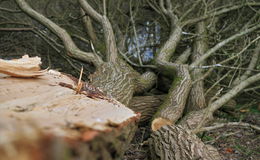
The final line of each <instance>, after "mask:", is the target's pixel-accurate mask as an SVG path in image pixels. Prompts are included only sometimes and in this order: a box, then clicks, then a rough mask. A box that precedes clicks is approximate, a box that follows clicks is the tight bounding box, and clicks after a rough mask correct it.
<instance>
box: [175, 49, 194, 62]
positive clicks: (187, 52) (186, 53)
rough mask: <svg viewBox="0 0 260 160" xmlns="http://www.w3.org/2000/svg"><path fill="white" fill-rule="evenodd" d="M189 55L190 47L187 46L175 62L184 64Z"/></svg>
mask: <svg viewBox="0 0 260 160" xmlns="http://www.w3.org/2000/svg"><path fill="white" fill-rule="evenodd" d="M190 55H191V48H190V47H188V48H187V49H186V50H185V51H184V52H183V53H182V54H181V55H180V56H179V57H178V58H177V59H176V61H175V63H178V64H184V63H186V62H187V61H188V59H189V57H190Z"/></svg>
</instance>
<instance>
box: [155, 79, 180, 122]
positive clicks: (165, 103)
mask: <svg viewBox="0 0 260 160" xmlns="http://www.w3.org/2000/svg"><path fill="white" fill-rule="evenodd" d="M181 81H182V77H176V78H175V79H174V81H173V82H172V85H171V88H170V90H169V92H168V95H167V97H166V98H165V100H164V102H163V104H162V105H160V106H159V108H158V110H157V112H156V113H155V114H154V116H153V118H152V120H154V119H155V118H157V117H159V115H160V113H161V111H162V110H163V109H164V108H166V107H168V106H170V103H171V100H170V98H171V97H169V93H171V92H173V90H174V89H176V87H178V85H179V84H180V82H181Z"/></svg>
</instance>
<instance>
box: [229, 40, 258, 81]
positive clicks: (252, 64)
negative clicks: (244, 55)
mask: <svg viewBox="0 0 260 160" xmlns="http://www.w3.org/2000/svg"><path fill="white" fill-rule="evenodd" d="M259 55H260V41H259V42H258V43H257V47H256V48H255V50H254V53H253V56H252V58H251V61H250V63H249V65H248V68H247V69H248V70H247V71H245V73H244V74H243V75H242V76H241V77H238V78H237V79H235V81H234V82H233V85H238V84H239V83H240V82H242V81H244V80H245V79H247V78H248V76H250V75H251V73H252V70H253V69H254V68H255V67H256V65H257V62H258V61H259Z"/></svg>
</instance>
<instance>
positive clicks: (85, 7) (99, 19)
mask: <svg viewBox="0 0 260 160" xmlns="http://www.w3.org/2000/svg"><path fill="white" fill-rule="evenodd" d="M79 3H80V5H81V7H82V9H83V10H84V11H85V12H86V13H87V14H88V15H89V16H91V18H93V19H94V20H95V21H97V22H99V23H102V20H103V17H102V15H101V14H99V13H98V12H97V11H96V10H94V9H93V8H92V7H91V6H90V5H89V3H88V2H87V1H86V0H79Z"/></svg>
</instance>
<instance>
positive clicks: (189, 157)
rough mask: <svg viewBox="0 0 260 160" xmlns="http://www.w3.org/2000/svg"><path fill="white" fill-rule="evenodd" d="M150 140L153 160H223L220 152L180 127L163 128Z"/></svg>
mask: <svg viewBox="0 0 260 160" xmlns="http://www.w3.org/2000/svg"><path fill="white" fill-rule="evenodd" d="M151 137H152V138H151V139H150V140H149V144H150V153H151V159H153V160H184V159H185V160H195V159H201V160H221V159H222V158H221V156H220V155H219V153H218V151H217V150H216V149H214V148H213V147H211V146H209V145H205V144H204V143H203V142H202V141H201V140H200V139H199V138H198V137H197V136H196V135H194V134H192V133H191V132H190V131H189V130H187V129H186V128H183V127H181V126H179V125H176V126H175V125H168V126H163V127H162V128H161V129H159V130H157V131H155V132H153V133H152V135H151Z"/></svg>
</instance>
